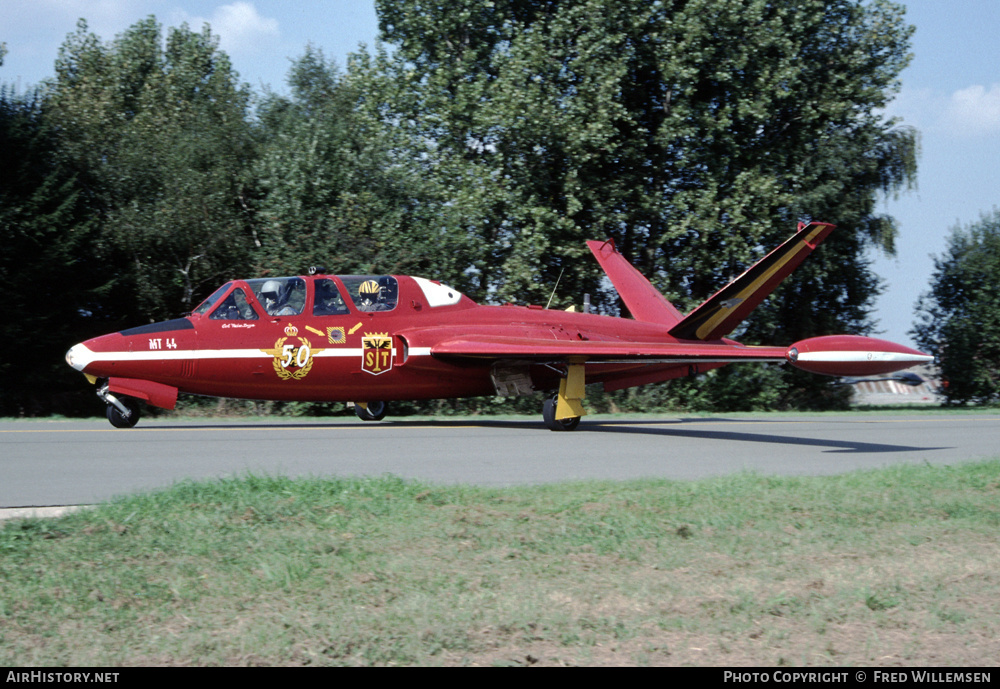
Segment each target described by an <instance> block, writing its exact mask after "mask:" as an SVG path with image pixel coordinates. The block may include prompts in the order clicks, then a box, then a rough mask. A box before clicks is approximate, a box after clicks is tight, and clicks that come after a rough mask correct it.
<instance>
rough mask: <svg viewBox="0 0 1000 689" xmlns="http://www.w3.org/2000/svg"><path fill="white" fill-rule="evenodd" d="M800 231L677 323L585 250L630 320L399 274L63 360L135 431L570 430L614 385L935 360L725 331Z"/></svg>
mask: <svg viewBox="0 0 1000 689" xmlns="http://www.w3.org/2000/svg"><path fill="white" fill-rule="evenodd" d="M833 227H834V226H833V225H830V224H827V223H811V224H808V225H806V224H801V223H800V224H799V227H798V231H797V232H796V233H795V235H794V236H792V237H791V238H790V239H788V240H787V241H786V242H785V243H784V244H782V245H781V246H780V247H778V248H777V249H775V250H774V251H772V252H771V253H770V254H768V255H767V256H765V257H764V258H763V259H761V260H760V261H759V262H758V263H756V264H755V265H754V266H753V267H752V268H750V269H749V270H748V271H747V272H745V273H744V274H743V275H741V276H740V277H738V278H736V279H735V280H733V281H732V282H731V283H730V284H729V285H727V286H726V287H724V288H723V289H722V290H720V291H719V292H717V293H716V294H715V295H714V296H712V297H711V298H709V299H708V301H706V302H705V303H704V304H702V305H701V306H699V307H698V308H696V309H695V310H694V311H692V312H691V313H689V314H688V315H686V316H684V315H682V314H681V313H680V312H679V311H678V310H677V309H676V308H674V306H673V305H672V304H671V303H670V302H669V301H667V300H666V299H665V298H664V297H663V295H662V294H660V293H659V292H658V291H657V290H656V289H655V288H654V287H653V286H652V285H651V284H650V283H649V281H648V280H646V278H644V277H643V276H642V274H641V273H639V271H637V270H636V269H635V268H634V267H632V265H631V264H629V262H628V261H627V260H626V259H625V257H624V256H622V254H620V253H619V252H618V251H617V250H616V249H615V246H614V244H613V243H612V242H611V241H606V242H599V241H591V242H588V243H587V245H588V246H589V247H590V250H591V251H592V252H593V254H594V256H595V257H596V258H597V260H598V262H599V263H600V264H601V266H602V267H603V268H604V271H605V272H606V273H607V276H608V278H610V280H611V282H612V283H613V284H614V286H615V288H616V289H617V290H618V294H619V295H620V296H621V298H622V300H623V301H624V302H625V305H626V306H627V307H628V310H629V311H630V312H631V314H632V316H633V319H627V318H615V317H610V316H601V315H597V314H591V313H575V312H567V311H554V310H548V309H544V308H542V307H540V306H514V305H505V306H481V305H479V304H476V303H475V302H473V301H472V300H471V299H469V298H468V297H466V296H464V295H462V294H460V293H459V292H457V291H455V290H453V289H451V288H450V287H448V286H446V285H443V284H441V283H439V282H435V281H432V280H426V279H424V278H418V277H406V276H400V275H365V276H357V275H350V276H332V275H309V276H302V277H283V278H261V279H254V280H234V281H232V282H228V283H226V284H225V285H223V286H222V287H220V288H219V289H218V290H216V291H215V293H213V294H212V295H211V296H210V297H208V299H206V300H205V301H204V302H203V303H202V304H201V305H200V306H199V307H198V308H197V309H195V310H194V312H192V313H191V315H189V316H187V317H186V318H179V319H176V320H170V321H165V322H162V323H153V324H151V325H143V326H140V327H138V328H131V329H129V330H123V331H121V332H117V333H112V334H110V335H103V336H101V337H96V338H94V339H92V340H87V341H86V342H83V343H81V344H78V345H76V346H74V347H73V348H71V349H70V350H69V352H67V354H66V361H67V362H68V363H69V365H70V366H72V367H73V368H75V369H77V370H78V371H81V372H83V373H84V374H85V375H86V376H87V378H88V379H89V380H90V381H91V383H96V384H97V386H98V392H97V394H98V396H99V397H100V398H101V399H102V400H103V401H104V402H105V403H106V404H107V415H108V419H109V420H110V421H111V423H112V424H113V425H114V426H116V427H119V428H130V427H132V426H134V425H135V424H136V422H137V421H138V419H139V409H140V408H139V405H138V403H137V400H144V401H146V402H147V403H149V404H152V405H154V406H157V407H163V408H166V409H173V408H174V405H175V404H176V401H177V393H178V392H185V393H191V394H195V395H209V396H213V397H235V398H243V399H257V400H299V401H316V402H334V401H344V402H350V401H353V402H354V409H355V412H356V413H357V415H358V416H359V417H360V418H362V419H364V420H369V421H372V420H379V419H382V418H383V417H384V416H385V414H386V402H389V401H393V400H417V399H434V398H447V397H474V396H480V395H501V396H512V395H524V394H529V393H532V392H536V391H545V392H548V393H551V395H550V396H549V397H547V399H546V400H545V402H544V405H543V412H542V416H543V418H544V420H545V424H546V426H547V427H548V428H550V429H552V430H556V431H563V430H572V429H574V428H576V426H577V424H578V423H579V421H580V417H581V416H583V415H584V414H585V413H586V412H585V411H584V409H583V406H582V400H583V399H584V395H585V385H586V384H587V383H601V384H602V385H604V389H605V390H619V389H622V388H628V387H632V386H636V385H644V384H646V383H656V382H660V381H665V380H670V379H672V378H678V377H681V376H689V375H695V374H698V373H702V372H704V371H708V370H710V369H713V368H718V367H720V366H724V365H726V364H728V363H733V362H745V361H761V362H785V361H787V362H789V363H791V364H792V365H793V366H796V367H798V368H801V369H805V370H807V371H812V372H814V373H821V374H826V375H833V376H859V375H876V374H885V373H889V372H892V371H897V370H901V369H904V368H907V367H910V366H913V365H916V364H920V363H924V362H928V361H930V360H931V359H932V357H930V356H928V355H926V354H922V353H921V352H918V351H915V350H913V349H910V348H908V347H903V346H901V345H898V344H893V343H892V342H886V341H885V340H878V339H874V338H869V337H860V336H851V335H835V336H828V337H816V338H811V339H807V340H803V341H801V342H797V343H795V344H793V345H792V346H790V347H755V346H747V345H743V344H740V343H738V342H734V341H733V340H730V339H727V338H726V337H725V336H726V335H728V334H729V333H730V332H732V330H733V329H734V328H735V327H736V326H737V325H738V324H739V323H740V321H742V320H743V319H744V318H745V317H746V316H747V314H749V313H750V311H751V310H753V309H754V307H756V306H757V305H758V304H759V303H760V302H761V301H762V300H763V299H764V298H765V297H766V296H767V295H768V294H769V293H770V292H771V291H772V290H774V288H775V287H776V286H777V285H778V284H779V283H780V282H781V281H782V280H783V279H784V278H785V277H786V276H787V275H788V274H789V273H791V272H792V270H794V269H795V267H796V266H797V265H798V264H799V263H801V262H802V260H803V259H804V258H805V257H806V256H807V255H808V254H809V253H811V252H812V251H813V249H815V248H816V246H817V245H818V244H819V243H820V242H822V241H823V240H824V239H825V238H826V237H827V235H828V234H829V233H830V232H831V231H832V230H833Z"/></svg>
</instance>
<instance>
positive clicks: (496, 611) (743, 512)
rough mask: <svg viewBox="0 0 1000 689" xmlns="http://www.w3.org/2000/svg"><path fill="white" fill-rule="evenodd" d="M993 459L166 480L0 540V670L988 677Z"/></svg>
mask: <svg viewBox="0 0 1000 689" xmlns="http://www.w3.org/2000/svg"><path fill="white" fill-rule="evenodd" d="M998 532H1000V460H994V461H988V462H983V463H977V464H963V465H960V466H955V467H930V466H924V467H898V468H892V469H885V470H880V471H873V472H863V473H853V474H848V475H843V476H835V477H819V478H812V477H808V478H775V477H764V476H757V475H740V476H733V477H725V478H717V479H710V480H703V481H696V482H681V481H666V480H647V481H636V482H628V483H612V482H606V483H576V484H562V485H548V486H540V487H519V488H509V489H490V488H472V487H463V486H458V487H437V486H429V485H424V484H420V483H416V482H408V481H403V480H401V479H397V478H394V477H383V478H378V479H356V480H350V479H342V480H337V479H332V480H315V479H314V480H291V479H285V478H280V477H261V476H245V477H243V478H240V479H228V480H220V481H213V482H205V483H194V482H186V483H181V484H178V485H176V486H174V487H173V488H171V489H169V490H166V491H163V492H157V493H151V494H143V495H137V496H133V497H128V498H124V499H118V500H115V501H112V502H109V503H106V504H103V505H100V506H98V507H97V508H95V509H93V510H87V511H83V512H79V513H75V514H71V515H67V516H65V517H61V518H58V519H22V520H16V521H11V522H8V523H7V524H6V525H5V526H4V527H3V528H2V529H0V665H6V666H38V665H43V666H52V665H74V666H82V665H91V666H132V665H532V664H537V665H560V664H562V665H643V664H650V665H685V664H688V665H724V666H733V665H768V666H770V665H838V666H842V665H851V664H861V665H883V666H885V665H929V666H936V665H959V666H976V665H996V664H997V658H1000V641H998V639H1000V567H998V561H1000V553H998V549H997V534H998Z"/></svg>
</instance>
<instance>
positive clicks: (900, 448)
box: [577, 419, 952, 454]
mask: <svg viewBox="0 0 1000 689" xmlns="http://www.w3.org/2000/svg"><path fill="white" fill-rule="evenodd" d="M710 421H716V422H726V421H731V419H698V420H697V421H696V422H697V423H705V422H710ZM605 423H606V424H607V425H597V424H589V425H583V424H581V425H580V428H579V429H578V431H577V432H580V431H583V432H594V431H596V432H609V431H612V432H619V433H629V434H631V433H638V434H644V435H659V436H667V437H679V438H692V439H700V440H724V441H734V442H746V443H767V444H771V445H800V446H803V447H827V448H830V449H828V450H825V451H826V452H833V453H840V452H843V453H855V452H858V453H866V454H867V453H878V452H928V451H933V450H950V449H952V448H951V447H924V446H918V445H890V444H885V443H869V442H861V441H856V440H847V439H844V440H840V439H837V440H832V439H827V438H805V437H800V436H788V435H775V434H773V433H754V432H752V431H750V432H747V431H723V430H718V431H713V430H703V429H694V428H683V427H682V426H683V425H684V424H685V423H689V422H686V421H684V420H677V421H676V422H666V423H676V424H677V426H675V427H668V428H663V425H664V423H665V422H663V421H656V422H649V421H615V422H605ZM740 423H774V422H773V421H759V422H758V421H743V420H741V421H740ZM612 424H613V425H612ZM654 426H655V427H654Z"/></svg>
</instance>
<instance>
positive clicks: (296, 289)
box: [247, 278, 306, 316]
mask: <svg viewBox="0 0 1000 689" xmlns="http://www.w3.org/2000/svg"><path fill="white" fill-rule="evenodd" d="M247 284H249V285H250V288H251V289H253V292H254V294H255V295H256V296H257V301H259V302H260V303H261V305H262V306H263V307H264V310H265V311H267V315H269V316H298V315H299V314H300V313H302V308H303V307H304V306H305V304H306V281H305V280H303V279H302V278H260V279H257V280H247Z"/></svg>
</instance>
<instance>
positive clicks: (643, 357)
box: [430, 336, 788, 363]
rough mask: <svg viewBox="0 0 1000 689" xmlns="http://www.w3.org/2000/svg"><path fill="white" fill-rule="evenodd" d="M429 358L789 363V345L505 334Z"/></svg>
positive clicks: (454, 343)
mask: <svg viewBox="0 0 1000 689" xmlns="http://www.w3.org/2000/svg"><path fill="white" fill-rule="evenodd" d="M430 350H431V354H432V355H433V356H437V357H442V358H452V357H453V358H471V359H497V360H500V359H522V360H523V359H527V360H534V361H538V362H539V363H542V362H548V363H554V362H567V361H571V362H572V363H587V362H590V363H612V362H636V363H686V362H717V363H721V362H725V363H729V362H737V361H787V358H786V353H787V351H788V348H787V347H753V346H744V345H739V344H699V343H684V342H681V343H655V342H620V341H593V340H552V339H535V338H525V337H508V336H483V337H476V336H469V337H461V338H455V339H452V340H446V341H443V342H438V343H437V344H435V345H433V346H431V348H430Z"/></svg>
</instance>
